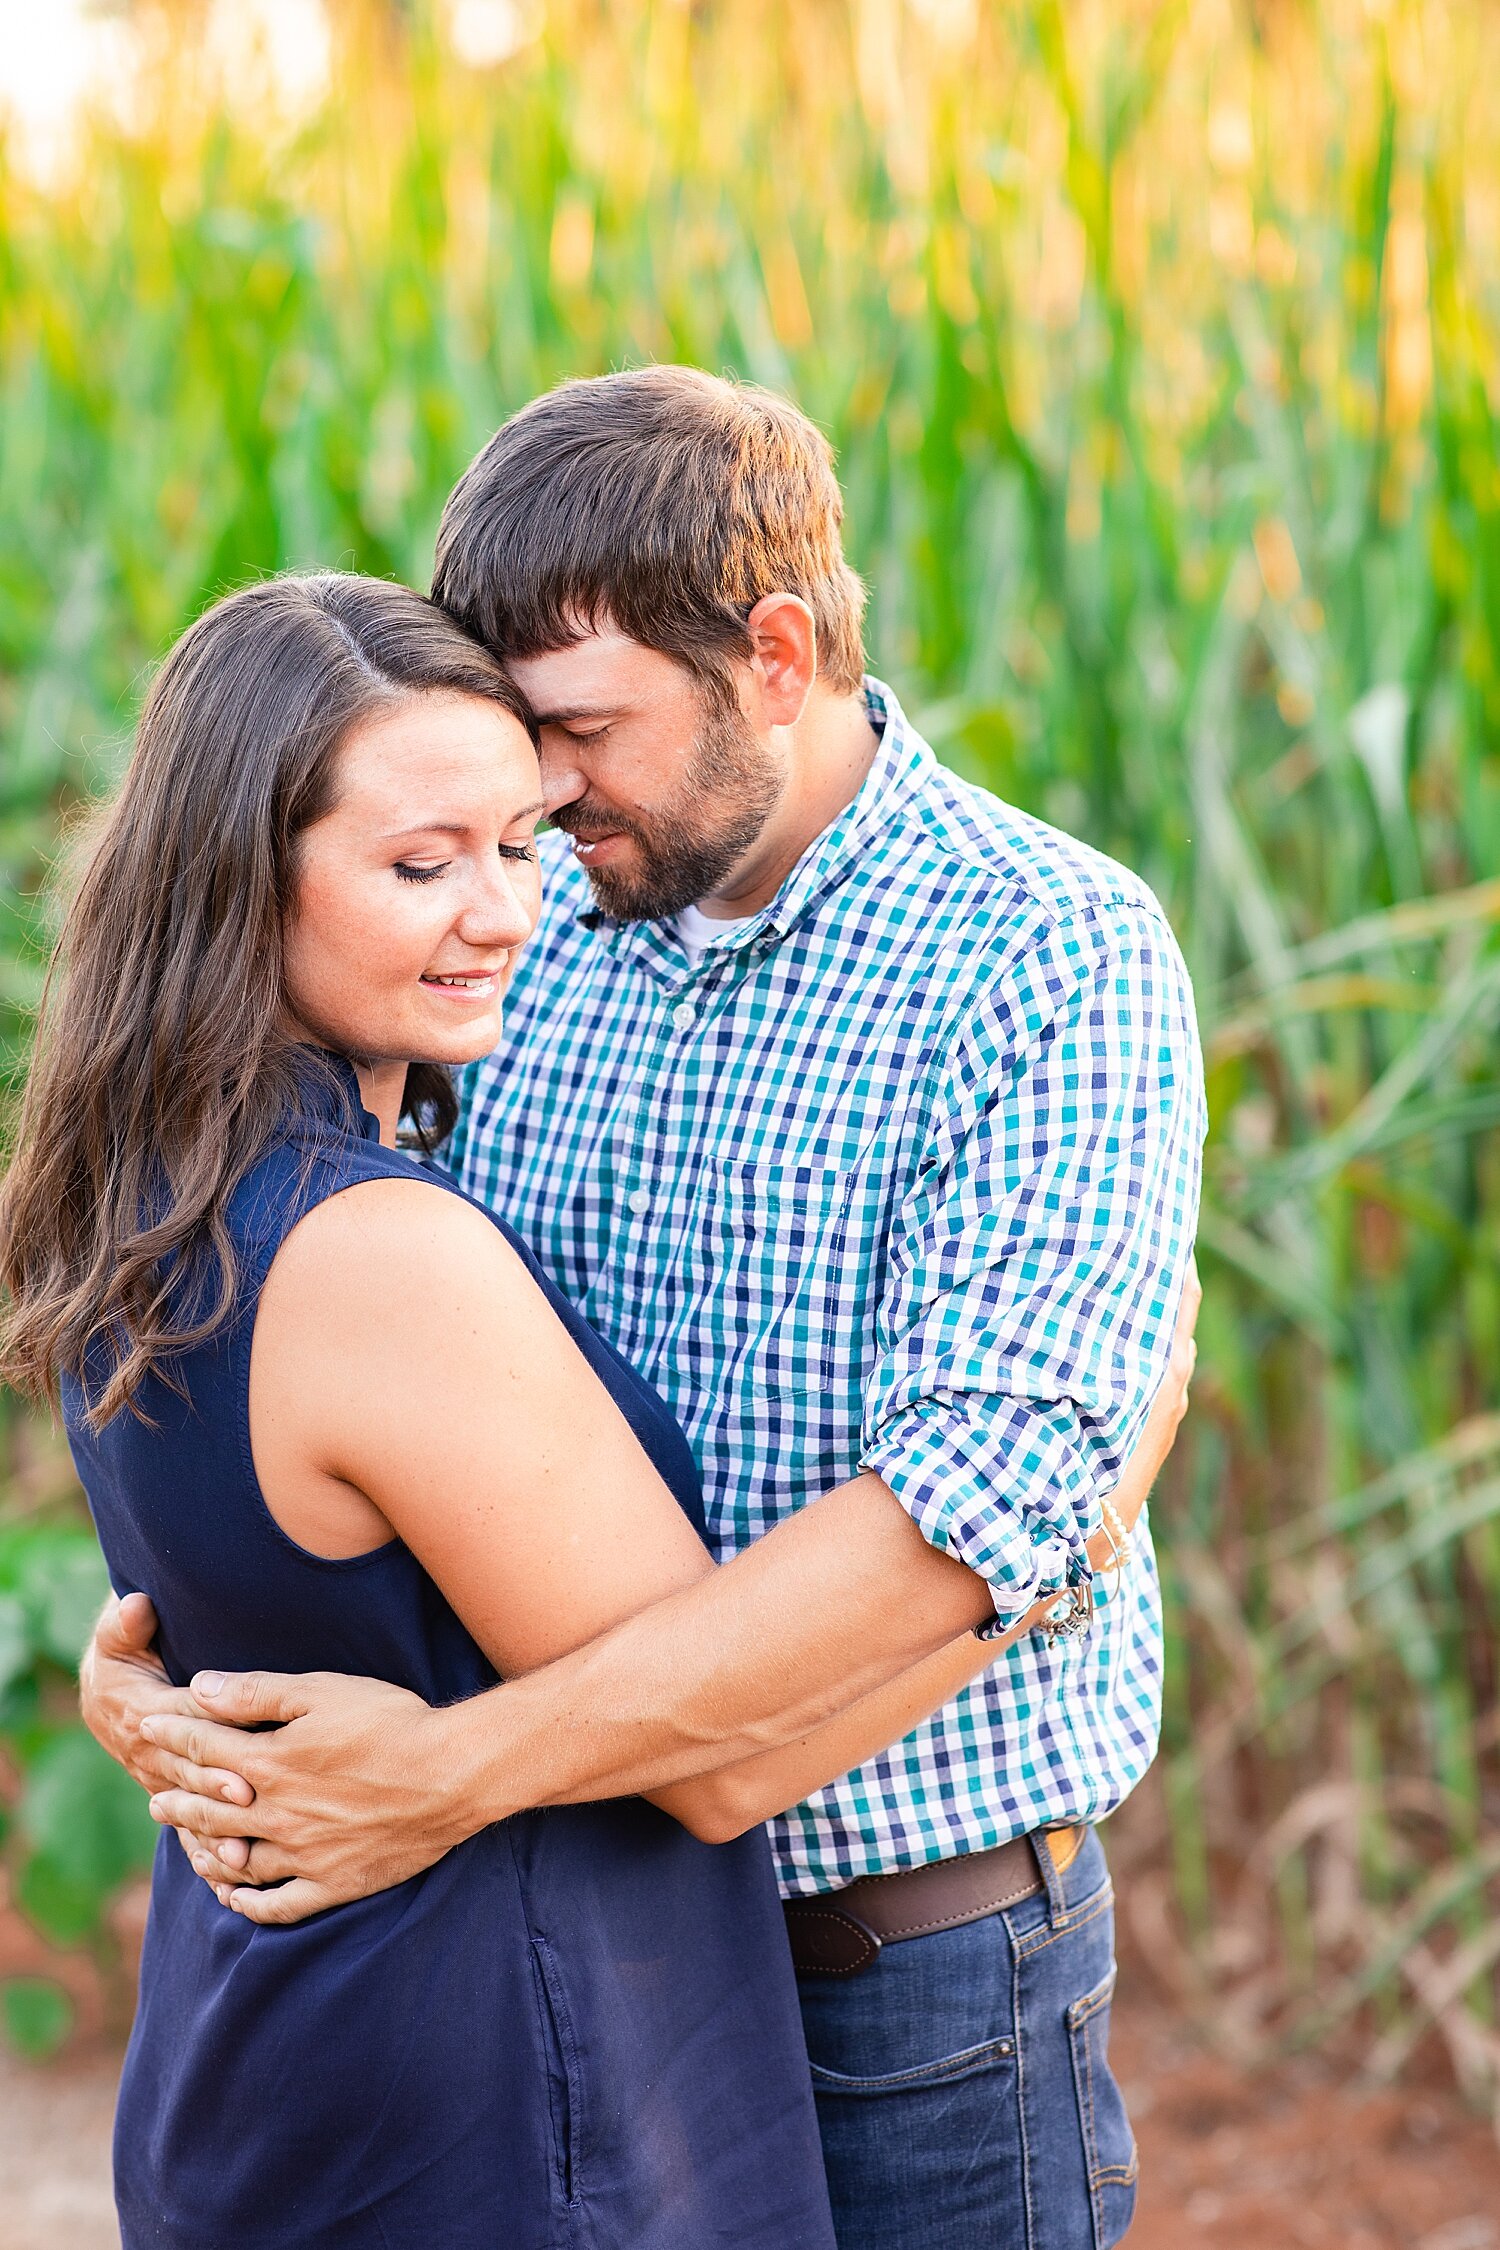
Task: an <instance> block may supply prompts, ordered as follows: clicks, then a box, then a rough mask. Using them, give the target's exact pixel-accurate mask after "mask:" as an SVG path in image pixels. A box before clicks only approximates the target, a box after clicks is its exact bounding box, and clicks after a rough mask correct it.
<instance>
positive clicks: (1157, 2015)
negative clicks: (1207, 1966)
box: [0, 1964, 1500, 2250]
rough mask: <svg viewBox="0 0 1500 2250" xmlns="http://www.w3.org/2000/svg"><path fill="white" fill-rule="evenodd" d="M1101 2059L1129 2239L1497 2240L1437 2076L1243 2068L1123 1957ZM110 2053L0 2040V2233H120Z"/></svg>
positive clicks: (1401, 2245) (1446, 2245) (1491, 2176)
mask: <svg viewBox="0 0 1500 2250" xmlns="http://www.w3.org/2000/svg"><path fill="white" fill-rule="evenodd" d="M17 1965H18V1964H17ZM29 1965H30V1964H28V1966H29ZM12 1973H14V1969H13V1970H12ZM1115 2065H1116V2069H1117V2070H1118V2072H1119V2075H1120V2077H1121V2080H1122V2082H1123V2083H1124V2085H1125V2089H1126V2092H1127V2095H1128V2097H1129V2099H1130V2104H1131V2108H1132V2111H1133V2113H1134V2115H1135V2119H1136V2124H1137V2130H1138V2132H1139V2135H1140V2142H1141V2159H1142V2190H1141V2204H1140V2212H1139V2216H1138V2218H1137V2220H1136V2224H1135V2226H1134V2228H1133V2229H1132V2231H1131V2235H1130V2250H1221V2246H1222V2250H1231V2246H1232V2250H1500V2150H1497V2148H1496V2145H1495V2142H1494V2140H1493V2138H1492V2137H1491V2135H1490V2133H1489V2130H1488V2128H1487V2127H1486V2126H1485V2125H1484V2124H1482V2123H1481V2122H1480V2121H1479V2120H1477V2119H1475V2118H1473V2117H1471V2116H1469V2115H1468V2114H1467V2113H1466V2112H1465V2111H1464V2109H1463V2108H1462V2106H1461V2105H1460V2103H1459V2101H1458V2099H1457V2097H1456V2096H1455V2095H1453V2094H1452V2093H1450V2092H1448V2091H1446V2090H1445V2089H1444V2088H1442V2087H1441V2086H1437V2085H1435V2086H1432V2087H1418V2088H1417V2089H1415V2090H1407V2091H1403V2092H1402V2093H1400V2094H1380V2095H1378V2096H1375V2097H1367V2098H1364V2099H1360V2098H1357V2097H1355V2096H1354V2095H1351V2094H1349V2093H1347V2092H1345V2091H1343V2090H1342V2089H1341V2088H1340V2087H1339V2085H1338V2084H1337V2083H1336V2082H1335V2080H1334V2079H1333V2077H1332V2076H1331V2074H1330V2073H1329V2071H1328V2070H1327V2069H1326V2067H1323V2066H1319V2065H1317V2064H1311V2063H1306V2064H1304V2063H1299V2064H1296V2065H1291V2064H1283V2065H1281V2066H1280V2067H1279V2068H1278V2069H1276V2070H1274V2071H1272V2072H1268V2073H1265V2074H1261V2075H1256V2076H1247V2075H1246V2074H1244V2073H1243V2072H1238V2071H1236V2070H1235V2069H1233V2068H1232V2066H1230V2065H1229V2064H1227V2063H1225V2062H1222V2061H1220V2060H1219V2059H1217V2058H1216V2057H1213V2056H1209V2055H1207V2054H1205V2052H1204V2051H1203V2049H1202V2047H1201V2046H1198V2045H1195V2044H1194V2043H1193V2042H1192V2041H1191V2040H1190V2039H1189V2038H1188V2037H1186V2036H1185V2035H1184V2033H1183V2032H1182V2030H1181V2029H1180V2027H1179V2026H1178V2025H1177V2023H1176V2022H1175V2020H1174V2018H1173V2016H1172V2014H1171V2012H1170V2011H1169V2009H1168V2008H1167V2006H1166V2004H1165V2003H1164V2002H1163V2001H1162V2000H1161V1999H1159V1998H1158V1997H1157V1996H1156V1995H1155V1994H1154V1992H1153V1990H1152V1988H1151V1986H1150V1983H1149V1981H1148V1980H1147V1979H1146V1978H1145V1976H1144V1975H1143V1974H1142V1973H1141V1972H1139V1971H1135V1972H1132V1971H1131V1970H1130V1969H1129V1968H1128V1967H1127V1969H1126V1971H1125V1972H1124V1974H1123V1975H1122V1982H1121V1996H1120V1999H1119V2000H1118V2002H1117V2004H1116V2008H1115ZM117 2068H118V2056H117V2053H116V2052H115V2050H114V2049H113V2048H111V2047H108V2046H105V2045H103V2044H102V2043H101V2041H100V2039H98V2038H96V2039H95V2040H93V2041H92V2042H91V2043H89V2044H85V2045H82V2046H80V2047H79V2048H78V2049H77V2050H76V2051H75V2052H73V2053H71V2054H69V2055H68V2056H66V2057H64V2058H63V2059H62V2060H60V2061H58V2062H54V2063H51V2064H48V2065H47V2066H46V2067H44V2068H28V2067H26V2066H24V2065H22V2064H20V2063H18V2062H16V2061H14V2060H13V2059H10V2058H7V2057H4V2056H3V2055H0V2244H3V2245H4V2250H117V2246H118V2236H117V2235H116V2233H115V2229H114V2223H113V2219H112V2216H111V2210H110V2198H109V2122H110V2110H111V2106H112V2100H113V2092H114V2081H115V2073H116V2070H117Z"/></svg>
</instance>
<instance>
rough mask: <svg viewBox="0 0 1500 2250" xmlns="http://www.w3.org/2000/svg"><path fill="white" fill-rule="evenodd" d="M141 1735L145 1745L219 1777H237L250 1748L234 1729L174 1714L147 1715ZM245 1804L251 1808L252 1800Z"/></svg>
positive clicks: (161, 1712)
mask: <svg viewBox="0 0 1500 2250" xmlns="http://www.w3.org/2000/svg"><path fill="white" fill-rule="evenodd" d="M195 1698H196V1690H195ZM140 1731H141V1736H142V1739H143V1740H144V1741H146V1742H149V1743H151V1744H152V1745H153V1746H154V1747H155V1748H156V1749H158V1750H165V1751H166V1753H167V1755H168V1756H169V1757H172V1758H182V1759H185V1760H186V1762H187V1763H188V1764H189V1765H192V1766H202V1767H205V1768H208V1767H212V1768H213V1769H214V1771H215V1772H218V1773H235V1774H237V1773H238V1771H239V1768H240V1766H241V1764H242V1763H243V1761H244V1757H245V1752H246V1750H247V1749H248V1747H249V1745H248V1744H247V1742H246V1741H245V1738H244V1736H243V1735H242V1734H237V1733H236V1732H235V1731H234V1729H233V1727H221V1726H217V1725H215V1724H214V1723H213V1721H211V1720H208V1719H199V1718H193V1717H187V1716H182V1715H180V1714H178V1713H176V1712H171V1711H152V1712H150V1713H148V1715H147V1716H146V1717H145V1718H144V1719H142V1721H141V1726H140ZM245 1802H246V1803H247V1804H248V1803H249V1802H250V1800H249V1798H246V1799H245Z"/></svg>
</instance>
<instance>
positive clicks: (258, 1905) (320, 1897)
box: [225, 1879, 336, 1928]
mask: <svg viewBox="0 0 1500 2250" xmlns="http://www.w3.org/2000/svg"><path fill="white" fill-rule="evenodd" d="M225 1903H226V1904H227V1905H229V1906H232V1907H233V1909H234V1911H235V1913H236V1914H243V1915H244V1917H245V1920H246V1921H247V1922H261V1923H265V1924H266V1925H268V1926H270V1927H273V1928H274V1927H281V1926H284V1925H285V1924H287V1923H289V1922H305V1921H306V1920H307V1917H308V1915H309V1914H321V1913H322V1912H323V1910H324V1908H325V1907H329V1906H332V1905H334V1904H335V1903H336V1902H335V1901H334V1900H333V1899H332V1898H330V1897H329V1895H328V1893H327V1892H326V1891H325V1890H324V1889H323V1888H322V1886H321V1885H320V1884H318V1883H309V1882H303V1881H301V1880H300V1879H299V1880H298V1881H297V1882H294V1883H280V1884H278V1885H277V1887H276V1889H275V1890H273V1891H249V1890H234V1891H231V1892H230V1893H229V1896H228V1899H227V1900H226V1902H225Z"/></svg>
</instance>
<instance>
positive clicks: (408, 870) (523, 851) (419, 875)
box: [395, 843, 536, 883]
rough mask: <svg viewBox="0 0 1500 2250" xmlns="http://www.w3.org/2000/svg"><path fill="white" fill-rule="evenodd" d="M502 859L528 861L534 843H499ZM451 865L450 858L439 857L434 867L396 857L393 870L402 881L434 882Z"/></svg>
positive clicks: (530, 858) (534, 847)
mask: <svg viewBox="0 0 1500 2250" xmlns="http://www.w3.org/2000/svg"><path fill="white" fill-rule="evenodd" d="M497 849H498V850H499V853H500V857H501V858H502V859H508V860H521V861H522V862H529V861H531V860H534V859H535V858H536V845H535V844H534V843H529V844H501V845H499V846H498V847H497ZM452 865H453V862H452V860H451V859H440V860H439V861H438V862H437V864H436V866H434V867H414V866H413V865H412V863H411V861H410V860H407V859H398V860H397V861H396V866H395V872H396V874H397V875H398V876H399V877H400V878H401V881H402V882H403V883H435V882H436V881H437V879H438V877H439V875H446V873H447V872H448V869H449V868H450V867H451V866H452Z"/></svg>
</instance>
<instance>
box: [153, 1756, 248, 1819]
mask: <svg viewBox="0 0 1500 2250" xmlns="http://www.w3.org/2000/svg"><path fill="white" fill-rule="evenodd" d="M151 1766H152V1779H153V1780H154V1781H155V1783H156V1787H157V1789H158V1790H163V1789H186V1790H187V1791H188V1792H189V1793H190V1794H191V1795H192V1796H194V1797H216V1798H218V1799H219V1800H220V1802H221V1803H223V1804H226V1805H238V1806H239V1808H240V1810H241V1811H242V1812H243V1811H244V1809H245V1807H246V1806H247V1805H253V1804H254V1802H255V1791H254V1790H253V1789H252V1788H251V1786H250V1784H249V1782H248V1781H246V1779H245V1777H244V1775H243V1774H238V1773H226V1772H224V1770H223V1768H222V1767H219V1766H195V1765H192V1764H190V1763H189V1761H188V1760H187V1759H186V1758H177V1757H174V1756H173V1755H172V1754H171V1752H170V1751H166V1750H161V1749H158V1751H157V1754H156V1756H155V1757H154V1758H153V1759H152V1761H151Z"/></svg>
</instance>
